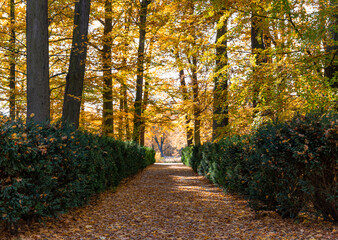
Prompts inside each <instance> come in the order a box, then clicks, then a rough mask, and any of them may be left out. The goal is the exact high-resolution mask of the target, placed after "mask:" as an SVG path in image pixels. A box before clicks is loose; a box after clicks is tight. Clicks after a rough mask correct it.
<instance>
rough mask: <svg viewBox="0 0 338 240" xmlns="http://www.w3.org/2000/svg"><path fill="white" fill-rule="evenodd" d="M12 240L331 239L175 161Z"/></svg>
mask: <svg viewBox="0 0 338 240" xmlns="http://www.w3.org/2000/svg"><path fill="white" fill-rule="evenodd" d="M19 236H20V237H19V238H17V239H189V240H190V239H336V238H337V237H338V235H337V229H336V228H335V227H334V226H333V225H331V224H329V223H324V222H313V221H305V222H302V223H294V222H293V221H292V220H285V219H282V218H280V217H279V216H277V215H275V214H272V213H266V214H261V215H259V216H257V215H255V213H254V212H253V211H251V210H250V208H248V207H247V206H246V202H245V201H243V200H241V198H239V197H236V196H233V195H228V194H225V193H224V192H223V191H222V190H221V189H219V188H217V187H215V186H213V185H212V184H210V183H208V181H207V180H205V179H204V178H203V177H200V176H197V175H196V174H194V173H193V172H192V170H191V169H190V168H188V167H185V166H183V165H180V164H170V165H167V164H155V165H152V166H150V167H148V168H147V169H146V170H144V171H143V172H141V173H139V174H138V175H136V176H135V177H134V178H132V179H129V180H128V181H126V182H125V183H123V184H121V185H120V187H119V188H118V189H117V191H116V192H113V191H108V192H105V193H103V194H101V195H100V196H99V198H98V200H96V201H93V202H92V203H91V204H90V205H87V206H86V207H83V208H78V209H74V210H72V211H71V212H69V213H68V214H64V215H62V216H61V217H60V218H59V219H55V220H48V221H47V222H46V224H45V225H42V224H34V225H33V226H31V227H30V228H29V229H28V227H25V229H21V234H20V235H19Z"/></svg>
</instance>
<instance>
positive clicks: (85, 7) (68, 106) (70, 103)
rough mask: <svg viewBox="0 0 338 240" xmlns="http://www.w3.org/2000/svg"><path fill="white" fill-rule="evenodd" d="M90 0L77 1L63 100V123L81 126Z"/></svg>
mask: <svg viewBox="0 0 338 240" xmlns="http://www.w3.org/2000/svg"><path fill="white" fill-rule="evenodd" d="M89 13H90V0H79V1H77V2H75V12H74V30H73V41H72V50H71V54H70V62H69V69H68V74H67V77H66V89H65V94H64V101H63V111H62V124H66V123H67V124H72V125H74V126H75V127H76V128H78V127H79V119H80V109H81V100H82V91H83V79H84V75H85V69H86V65H85V61H86V56H87V44H88V42H87V37H88V24H89Z"/></svg>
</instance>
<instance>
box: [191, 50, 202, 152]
mask: <svg viewBox="0 0 338 240" xmlns="http://www.w3.org/2000/svg"><path fill="white" fill-rule="evenodd" d="M191 72H192V79H191V82H192V91H193V101H194V142H195V145H197V146H198V145H201V120H200V108H199V100H198V95H199V87H198V78H197V56H196V55H194V56H193V57H192V66H191Z"/></svg>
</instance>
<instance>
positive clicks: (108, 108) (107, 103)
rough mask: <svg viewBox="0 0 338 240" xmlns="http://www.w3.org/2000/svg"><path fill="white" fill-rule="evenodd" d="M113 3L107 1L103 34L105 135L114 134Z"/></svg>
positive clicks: (109, 0)
mask: <svg viewBox="0 0 338 240" xmlns="http://www.w3.org/2000/svg"><path fill="white" fill-rule="evenodd" d="M112 30H113V26H112V3H111V0H106V1H105V17H104V34H103V50H102V62H103V91H102V92H103V126H102V128H103V134H104V135H113V134H114V115H113V89H112V87H113V83H112V73H111V71H112V55H111V49H112V38H111V34H112Z"/></svg>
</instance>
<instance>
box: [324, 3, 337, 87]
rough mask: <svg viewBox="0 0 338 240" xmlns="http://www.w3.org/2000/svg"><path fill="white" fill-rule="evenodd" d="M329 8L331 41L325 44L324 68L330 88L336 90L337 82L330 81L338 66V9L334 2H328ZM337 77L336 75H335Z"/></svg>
mask: <svg viewBox="0 0 338 240" xmlns="http://www.w3.org/2000/svg"><path fill="white" fill-rule="evenodd" d="M330 6H331V7H332V8H333V11H332V12H333V14H332V15H331V16H330V18H329V33H330V40H331V41H332V43H331V44H326V45H327V46H326V48H325V51H326V53H327V55H328V56H329V61H328V65H327V67H326V68H325V72H324V73H325V77H327V78H328V79H329V80H330V81H331V87H332V88H335V89H337V88H338V81H337V80H336V81H332V79H333V78H334V76H335V75H336V74H337V71H338V64H337V62H338V61H337V60H336V58H337V54H338V45H337V42H338V30H337V26H338V14H337V11H338V7H337V1H336V0H330ZM336 76H337V75H336Z"/></svg>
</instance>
